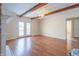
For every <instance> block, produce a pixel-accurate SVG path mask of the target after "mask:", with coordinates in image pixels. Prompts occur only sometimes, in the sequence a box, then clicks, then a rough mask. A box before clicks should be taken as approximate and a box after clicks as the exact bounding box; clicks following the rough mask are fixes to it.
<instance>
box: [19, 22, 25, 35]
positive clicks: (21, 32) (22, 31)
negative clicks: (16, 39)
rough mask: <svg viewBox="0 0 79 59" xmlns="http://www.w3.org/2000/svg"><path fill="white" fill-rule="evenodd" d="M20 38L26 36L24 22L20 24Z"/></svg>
mask: <svg viewBox="0 0 79 59" xmlns="http://www.w3.org/2000/svg"><path fill="white" fill-rule="evenodd" d="M18 25H19V36H23V35H24V22H19V24H18Z"/></svg>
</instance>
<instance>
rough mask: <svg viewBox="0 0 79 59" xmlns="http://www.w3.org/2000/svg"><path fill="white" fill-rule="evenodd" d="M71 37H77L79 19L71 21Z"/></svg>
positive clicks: (78, 33)
mask: <svg viewBox="0 0 79 59" xmlns="http://www.w3.org/2000/svg"><path fill="white" fill-rule="evenodd" d="M73 37H79V18H78V19H74V20H73Z"/></svg>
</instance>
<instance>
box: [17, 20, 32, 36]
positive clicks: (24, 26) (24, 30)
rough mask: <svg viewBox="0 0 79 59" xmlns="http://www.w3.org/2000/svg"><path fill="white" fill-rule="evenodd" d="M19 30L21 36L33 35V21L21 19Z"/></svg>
mask: <svg viewBox="0 0 79 59" xmlns="http://www.w3.org/2000/svg"><path fill="white" fill-rule="evenodd" d="M18 29H19V30H18V31H19V34H18V35H19V36H27V35H31V23H30V22H22V21H19V23H18Z"/></svg>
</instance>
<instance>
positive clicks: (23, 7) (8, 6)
mask: <svg viewBox="0 0 79 59" xmlns="http://www.w3.org/2000/svg"><path fill="white" fill-rule="evenodd" d="M35 5H37V3H4V4H2V8H3V9H5V10H8V11H11V12H14V13H16V14H17V15H21V14H22V13H24V12H25V11H28V10H29V9H31V8H32V7H34V6H35Z"/></svg>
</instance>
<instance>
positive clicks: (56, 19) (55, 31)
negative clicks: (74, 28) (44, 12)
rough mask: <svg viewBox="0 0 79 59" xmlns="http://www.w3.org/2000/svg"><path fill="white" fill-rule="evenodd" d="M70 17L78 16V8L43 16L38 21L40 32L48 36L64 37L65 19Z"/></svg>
mask: <svg viewBox="0 0 79 59" xmlns="http://www.w3.org/2000/svg"><path fill="white" fill-rule="evenodd" d="M72 17H79V8H74V9H71V10H67V11H64V12H60V13H56V14H52V15H49V16H46V17H44V18H43V20H42V21H41V23H40V26H41V34H42V35H45V36H49V37H55V38H60V39H66V19H68V18H72Z"/></svg>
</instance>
